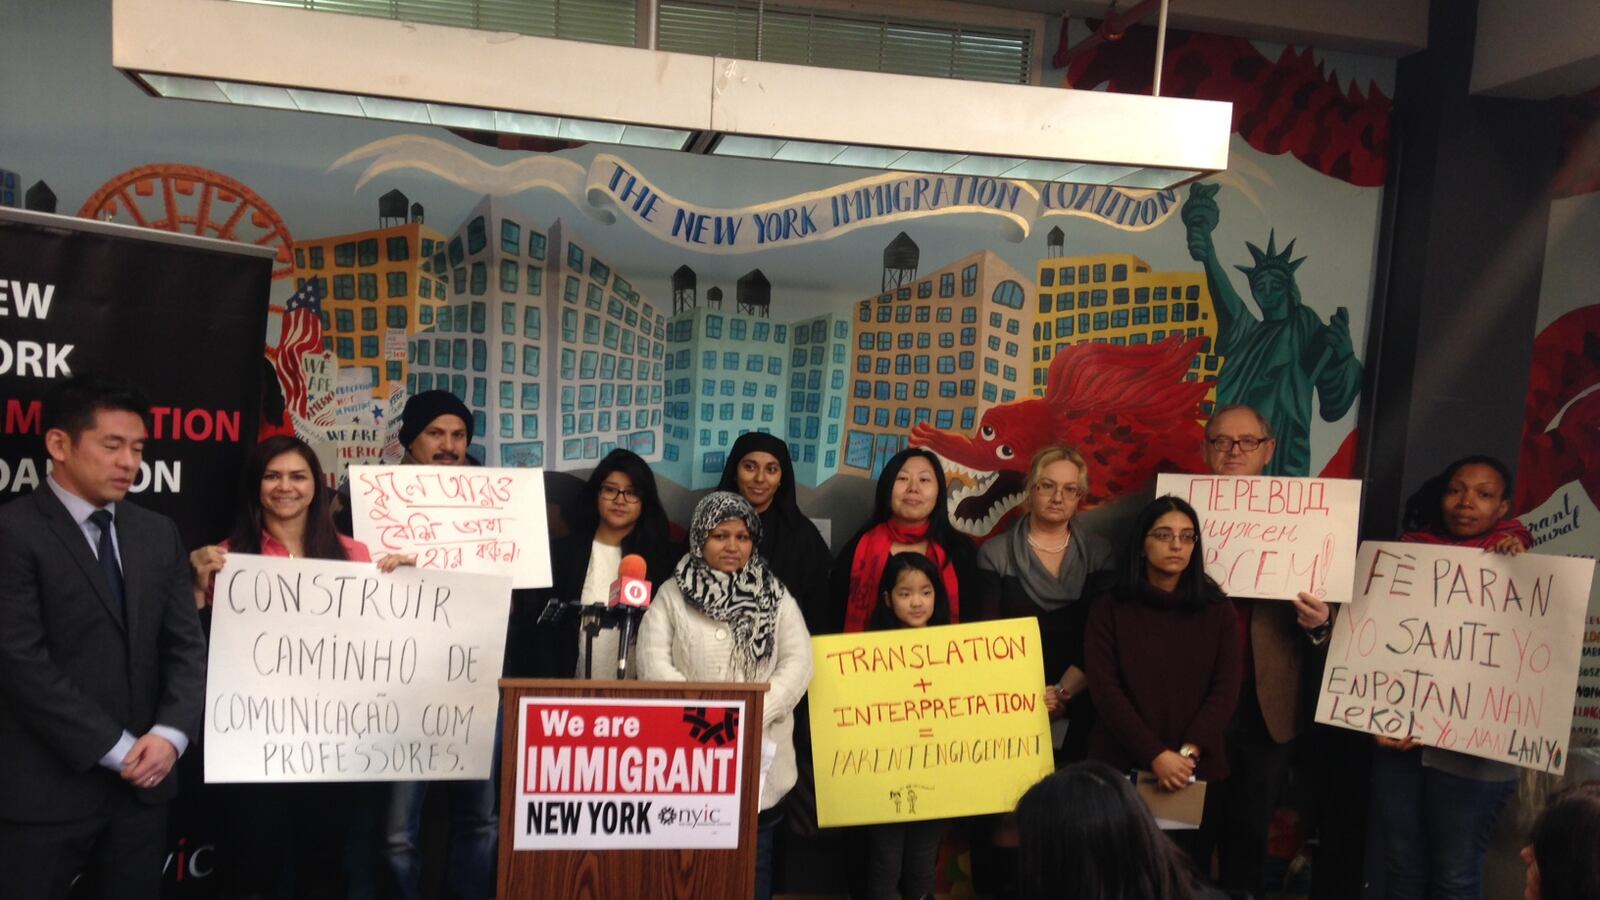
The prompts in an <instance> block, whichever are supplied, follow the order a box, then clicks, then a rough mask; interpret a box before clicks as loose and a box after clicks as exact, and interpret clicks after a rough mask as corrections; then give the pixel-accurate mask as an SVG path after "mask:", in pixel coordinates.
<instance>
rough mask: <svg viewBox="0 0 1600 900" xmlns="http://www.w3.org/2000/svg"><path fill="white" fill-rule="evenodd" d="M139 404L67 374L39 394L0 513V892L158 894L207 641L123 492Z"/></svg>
mask: <svg viewBox="0 0 1600 900" xmlns="http://www.w3.org/2000/svg"><path fill="white" fill-rule="evenodd" d="M148 411H149V404H148V403H146V402H145V400H144V398H143V396H142V394H141V393H140V392H139V391H138V389H137V388H135V387H133V386H132V385H131V384H128V383H126V382H123V381H120V380H115V379H108V378H93V377H77V378H73V379H71V380H68V381H63V382H61V383H60V384H58V385H56V386H55V388H54V389H53V390H52V391H51V392H50V395H49V396H48V397H47V399H46V400H45V404H44V410H43V417H42V424H43V427H44V430H45V436H44V440H45V448H46V450H47V451H48V452H49V454H50V459H51V461H52V462H53V463H54V468H53V469H52V471H51V473H50V475H49V476H48V477H47V478H46V479H45V484H44V485H43V486H41V487H39V488H37V489H36V490H34V492H33V493H32V494H29V495H28V496H26V497H22V498H19V499H17V500H16V501H14V502H12V503H10V504H8V505H7V506H5V507H4V508H0V894H3V895H4V896H5V897H7V898H15V900H34V898H40V900H44V898H50V900H56V898H61V897H65V896H66V894H67V891H68V889H69V887H70V886H71V885H72V882H73V881H74V880H75V879H76V878H77V877H78V876H80V875H83V876H86V877H87V879H88V880H87V881H86V884H92V885H94V887H95V892H96V894H95V895H96V896H98V897H104V898H112V897H116V898H119V900H120V898H151V900H154V898H156V897H158V896H159V895H160V893H161V871H162V865H163V859H164V854H165V840H166V811H167V803H168V802H169V801H170V800H171V799H172V798H173V796H174V795H175V794H176V793H177V790H178V785H177V778H176V775H175V773H174V771H173V770H174V767H175V766H176V765H177V762H178V757H179V756H180V755H182V753H183V751H184V750H185V749H186V748H187V747H188V746H189V743H190V742H191V741H192V740H193V739H194V738H195V737H197V736H198V735H199V729H200V725H201V721H202V719H201V717H202V714H203V706H204V702H205V667H206V647H205V639H204V637H203V635H202V633H201V630H200V622H199V618H198V617H197V615H196V613H195V608H194V599H193V591H192V589H191V583H192V580H193V579H192V576H191V574H190V571H189V562H188V555H187V554H186V553H185V552H184V546H183V541H182V539H181V538H180V537H179V535H178V529H177V526H176V525H174V524H173V522H172V520H171V519H168V518H166V517H165V516H161V515H157V514H155V513H152V512H149V511H148V510H144V509H140V508H139V507H137V506H135V505H133V504H131V503H127V502H125V501H124V500H123V498H124V496H126V494H127V493H128V489H129V487H131V486H132V484H133V482H134V481H135V479H137V478H138V475H139V463H140V459H141V457H142V455H143V452H144V441H145V433H146V431H145V416H146V414H147V413H148Z"/></svg>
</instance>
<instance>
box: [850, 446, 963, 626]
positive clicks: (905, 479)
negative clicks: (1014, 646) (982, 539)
mask: <svg viewBox="0 0 1600 900" xmlns="http://www.w3.org/2000/svg"><path fill="white" fill-rule="evenodd" d="M906 552H910V553H921V554H922V555H924V556H926V557H928V559H929V560H931V561H932V562H933V564H934V566H935V567H937V568H938V570H939V575H940V580H941V581H943V582H944V587H945V592H946V593H947V594H949V597H950V621H951V622H959V621H961V618H960V608H961V605H960V604H961V585H962V584H963V583H966V582H968V581H970V579H971V578H972V577H973V574H974V570H973V564H974V562H975V560H976V557H977V554H976V550H975V549H974V547H973V544H972V539H971V538H968V537H967V536H966V535H964V534H962V533H961V532H959V531H956V529H955V526H953V525H951V524H950V515H949V512H948V511H947V510H946V508H945V483H944V471H943V470H942V469H940V467H939V458H938V457H937V456H934V455H933V453H932V452H930V451H928V450H922V449H919V448H915V447H913V448H908V449H906V450H902V451H900V452H899V453H897V454H895V455H894V456H893V457H891V458H890V460H889V462H888V463H886V464H885V465H884V467H883V474H881V475H879V476H878V490H877V496H876V500H875V503H874V505H873V510H872V518H871V519H869V520H868V521H867V524H866V525H863V526H862V528H861V530H860V531H859V532H857V533H856V536H855V537H853V538H851V539H850V543H848V544H846V545H845V546H844V549H843V550H840V551H839V556H838V558H837V559H835V560H834V563H833V574H832V576H831V577H830V578H829V579H828V587H829V595H830V596H831V597H832V602H833V621H832V622H830V623H828V624H829V626H830V627H829V629H828V630H829V631H844V632H854V631H862V630H864V629H865V628H866V627H867V619H868V618H869V617H870V616H871V615H872V610H873V608H874V607H876V606H877V605H878V583H879V581H880V580H881V579H882V578H883V567H884V564H886V563H887V562H888V561H889V557H890V556H892V555H894V554H896V553H906Z"/></svg>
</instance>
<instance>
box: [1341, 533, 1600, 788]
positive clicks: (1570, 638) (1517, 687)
mask: <svg viewBox="0 0 1600 900" xmlns="http://www.w3.org/2000/svg"><path fill="white" fill-rule="evenodd" d="M1593 576H1594V561H1593V560H1589V559H1578V558H1575V557H1570V556H1545V555H1542V554H1535V553H1524V554H1522V555H1520V556H1506V555H1503V554H1498V553H1490V552H1488V551H1484V550H1478V549H1472V548H1465V547H1446V546H1436V545H1432V544H1411V543H1406V544H1400V543H1381V542H1373V541H1368V542H1367V543H1364V544H1362V545H1361V551H1360V554H1359V555H1358V557H1357V560H1356V582H1355V586H1354V591H1353V593H1354V598H1353V599H1352V600H1351V601H1350V603H1349V604H1348V605H1347V606H1346V607H1345V608H1344V609H1343V610H1341V611H1340V614H1339V618H1338V622H1337V623H1336V624H1335V625H1334V629H1333V640H1332V643H1331V644H1330V645H1329V647H1328V662H1327V665H1326V667H1325V668H1324V670H1323V677H1322V692H1321V695H1320V696H1319V697H1318V698H1317V717H1316V720H1317V721H1318V722H1321V723H1323V724H1326V725H1338V726H1339V727H1341V728H1349V729H1353V730H1355V731H1366V732H1370V733H1372V734H1378V735H1384V736H1386V737H1392V738H1397V739H1398V738H1405V737H1411V738H1415V739H1416V740H1418V741H1420V742H1421V743H1424V744H1427V745H1429V746H1432V747H1439V748H1442V749H1445V750H1454V751H1456V752H1458V753H1467V754H1470V755H1472V756H1481V757H1483V758H1485V759H1492V760H1496V761H1498V762H1506V763H1514V764H1516V765H1519V766H1523V767H1525V768H1529V769H1537V770H1540V771H1546V772H1554V773H1556V774H1560V773H1561V772H1562V771H1564V770H1565V768H1566V762H1567V749H1568V748H1567V740H1568V737H1569V730H1570V729H1571V727H1572V705H1573V704H1572V697H1573V691H1574V689H1575V688H1576V686H1577V681H1578V660H1579V656H1580V653H1581V652H1582V645H1583V621H1584V615H1585V612H1586V608H1587V606H1588V603H1589V583H1590V581H1591V579H1592V578H1593Z"/></svg>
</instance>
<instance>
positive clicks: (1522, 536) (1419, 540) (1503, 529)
mask: <svg viewBox="0 0 1600 900" xmlns="http://www.w3.org/2000/svg"><path fill="white" fill-rule="evenodd" d="M1508 534H1509V535H1512V536H1514V537H1516V538H1517V539H1518V540H1520V541H1522V549H1524V550H1526V549H1528V548H1529V547H1532V546H1533V533H1532V532H1530V531H1529V530H1528V529H1527V528H1525V527H1524V526H1523V524H1522V522H1520V521H1518V520H1517V519H1501V520H1500V521H1498V522H1496V523H1494V527H1493V528H1490V529H1489V530H1488V531H1485V532H1484V533H1483V534H1480V535H1478V536H1477V537H1470V538H1458V537H1456V536H1454V535H1450V534H1437V533H1435V532H1432V531H1408V532H1406V533H1405V534H1402V535H1400V540H1402V541H1405V542H1406V543H1410V544H1444V545H1446V546H1450V547H1481V548H1483V549H1485V550H1487V549H1489V548H1490V547H1492V546H1494V545H1495V544H1497V543H1499V541H1500V539H1501V538H1503V537H1505V536H1506V535H1508Z"/></svg>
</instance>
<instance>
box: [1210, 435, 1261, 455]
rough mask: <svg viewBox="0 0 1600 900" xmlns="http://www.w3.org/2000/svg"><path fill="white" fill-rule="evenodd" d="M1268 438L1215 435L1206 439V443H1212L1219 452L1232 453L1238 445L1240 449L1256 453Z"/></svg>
mask: <svg viewBox="0 0 1600 900" xmlns="http://www.w3.org/2000/svg"><path fill="white" fill-rule="evenodd" d="M1267 440H1268V438H1258V437H1242V438H1230V437H1214V438H1208V439H1206V443H1207V444H1210V445H1211V449H1213V450H1215V451H1217V452H1218V453H1232V452H1233V448H1235V447H1238V448H1239V449H1240V450H1243V451H1244V452H1246V453H1254V452H1256V449H1257V448H1259V447H1260V446H1261V445H1262V444H1265V443H1266V442H1267Z"/></svg>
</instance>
